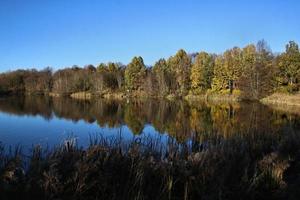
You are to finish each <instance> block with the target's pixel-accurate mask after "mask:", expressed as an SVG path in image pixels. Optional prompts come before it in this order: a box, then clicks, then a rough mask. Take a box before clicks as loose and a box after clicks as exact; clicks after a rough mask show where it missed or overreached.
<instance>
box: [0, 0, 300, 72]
mask: <svg viewBox="0 0 300 200" xmlns="http://www.w3.org/2000/svg"><path fill="white" fill-rule="evenodd" d="M260 39H265V40H266V41H267V42H268V44H269V45H270V47H271V48H272V50H273V52H282V51H284V49H285V44H286V43H287V42H288V41H290V40H294V41H296V42H297V43H300V1H298V0H251V1H249V0H233V1H229V0H227V1H225V0H147V1H146V0H144V1H143V0H26V1H25V0H0V72H4V71H9V70H14V69H18V68H23V69H28V68H37V69H43V68H45V67H47V66H50V67H52V68H53V69H59V68H64V67H69V66H72V65H74V64H76V65H79V66H84V65H86V64H94V65H97V64H99V63H101V62H109V61H112V62H122V63H124V64H127V63H128V62H130V60H131V59H132V58H133V57H134V56H142V57H143V58H144V62H145V64H147V65H153V64H154V63H155V61H156V60H158V59H159V58H168V57H169V56H171V55H174V54H175V53H176V51H177V50H179V49H184V50H186V51H187V52H189V53H193V52H199V51H207V52H210V53H222V52H224V51H225V50H226V49H229V48H232V47H234V46H239V47H243V46H245V45H247V44H250V43H256V42H257V41H258V40H260Z"/></svg>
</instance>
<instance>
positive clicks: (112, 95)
mask: <svg viewBox="0 0 300 200" xmlns="http://www.w3.org/2000/svg"><path fill="white" fill-rule="evenodd" d="M48 95H49V96H51V97H62V96H68V97H71V98H74V99H82V100H89V99H92V98H97V97H99V98H105V99H126V98H158V99H159V98H163V99H169V100H174V99H184V100H187V101H215V102H241V101H252V99H247V98H242V97H241V96H239V95H235V94H232V95H230V94H218V93H210V94H207V93H206V94H199V95H192V94H188V95H185V96H177V95H166V96H155V95H147V94H146V93H145V92H134V93H124V92H106V93H96V94H95V93H91V92H76V93H71V94H59V93H49V94H48ZM259 102H261V103H263V104H265V105H273V106H277V107H278V106H290V107H291V106H293V107H300V93H295V94H286V93H273V94H271V95H269V96H267V97H265V98H262V99H260V100H259Z"/></svg>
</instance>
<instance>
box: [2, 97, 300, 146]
mask: <svg viewBox="0 0 300 200" xmlns="http://www.w3.org/2000/svg"><path fill="white" fill-rule="evenodd" d="M299 130H300V116H299V115H298V114H297V113H294V114H291V113H289V112H285V111H276V110H273V109H272V108H270V107H268V106H265V105H262V104H259V103H234V104H229V103H223V104H220V103H207V102H193V103H191V102H186V101H166V100H153V99H145V100H136V99H126V100H119V101H117V100H107V99H97V100H90V101H89V100H74V99H70V98H50V97H41V96H38V97H33V96H22V97H20V96H19V97H16V96H14V97H2V98H0V142H1V143H2V144H4V145H5V146H15V145H21V146H23V147H25V148H27V147H31V146H32V145H33V144H40V145H48V146H55V145H58V144H60V143H61V142H62V141H63V140H64V139H67V138H69V137H75V138H77V141H78V144H79V145H80V146H86V145H87V144H89V138H90V137H91V136H97V135H101V136H104V137H122V138H124V139H125V140H130V139H132V138H133V137H153V138H160V140H161V141H164V140H166V139H168V138H170V137H171V138H174V139H176V140H177V141H178V142H185V141H188V140H189V139H191V138H192V139H197V140H199V141H205V140H206V139H207V138H209V137H212V135H213V137H222V138H225V139H226V138H230V137H236V136H239V137H240V136H241V137H242V136H243V135H249V134H274V135H275V134H286V133H290V132H297V131H299Z"/></svg>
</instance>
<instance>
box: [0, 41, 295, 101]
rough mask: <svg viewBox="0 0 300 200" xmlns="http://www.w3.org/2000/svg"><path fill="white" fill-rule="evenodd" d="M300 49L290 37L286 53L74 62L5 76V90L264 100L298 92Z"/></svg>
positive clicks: (248, 50) (245, 51)
mask: <svg viewBox="0 0 300 200" xmlns="http://www.w3.org/2000/svg"><path fill="white" fill-rule="evenodd" d="M299 76H300V51H299V47H298V44H296V43H295V42H294V41H290V42H289V44H287V45H286V51H285V52H283V53H281V54H278V55H274V54H273V53H272V52H271V50H270V48H269V46H268V45H267V43H266V42H265V41H264V40H261V41H259V42H258V43H257V45H256V46H255V45H253V44H249V45H247V46H246V47H244V48H242V49H241V48H238V47H234V48H232V49H229V50H226V51H225V52H224V53H222V54H219V55H214V54H209V53H206V52H200V53H191V54H188V53H186V52H185V51H184V50H183V49H180V50H179V51H178V52H177V53H176V54H175V55H174V56H171V57H169V58H168V59H167V60H165V59H159V60H158V61H157V62H156V63H155V64H154V66H153V67H152V66H149V67H146V65H145V64H144V61H143V58H142V57H134V58H133V59H132V60H131V62H130V63H129V64H128V65H123V64H121V63H114V62H109V63H100V64H99V65H98V66H97V67H94V66H93V65H91V64H90V65H86V66H84V67H83V68H81V67H79V66H77V65H74V66H73V67H70V68H65V69H60V70H57V71H55V72H54V73H52V70H51V69H50V68H46V69H44V70H40V71H38V70H35V69H32V70H17V71H12V72H7V73H2V74H0V94H20V93H22V94H23V93H30V94H48V93H54V94H65V95H71V94H72V93H78V92H89V93H91V94H107V93H114V92H116V93H122V94H126V95H129V96H130V95H132V96H135V95H143V96H144V95H148V96H160V97H167V96H173V97H178V96H179V97H183V96H186V95H187V94H188V93H189V92H190V93H191V94H195V95H201V94H205V93H206V94H208V93H220V94H228V95H233V96H235V95H236V94H239V96H241V97H243V98H245V99H255V100H258V99H262V98H264V97H265V96H267V95H269V94H270V93H272V92H274V91H285V92H287V93H295V92H297V91H299V88H300V83H299V79H300V78H299Z"/></svg>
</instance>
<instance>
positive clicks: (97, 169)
mask: <svg viewBox="0 0 300 200" xmlns="http://www.w3.org/2000/svg"><path fill="white" fill-rule="evenodd" d="M255 137H256V138H254V136H249V137H244V138H241V137H235V138H232V139H229V140H224V139H222V138H219V137H211V138H210V139H208V140H207V141H206V142H205V143H199V142H197V141H191V142H189V143H181V144H179V143H177V142H175V141H174V140H172V139H170V140H168V141H167V143H166V144H165V145H162V141H161V140H160V138H157V139H153V138H142V139H137V138H136V139H133V140H132V141H123V140H122V139H120V138H104V137H96V138H93V139H92V140H91V144H90V146H89V147H88V148H87V149H82V148H79V147H77V146H76V141H75V140H74V139H69V140H66V141H65V142H64V143H63V144H62V145H61V146H59V147H57V148H55V149H53V150H51V151H46V150H43V149H42V148H41V147H40V146H36V147H35V148H34V149H33V151H32V154H31V155H30V156H28V157H26V156H24V155H22V152H21V151H20V148H17V149H16V151H9V153H5V152H6V151H5V150H4V148H1V150H0V198H1V199H20V198H25V197H27V198H31V199H33V198H37V199H151V200H152V199H168V200H169V199H287V198H289V196H290V195H296V196H297V191H298V190H297V188H298V187H296V186H297V184H298V185H299V180H298V179H297V180H298V182H296V186H295V188H296V189H295V190H292V189H290V187H289V180H288V179H286V176H285V174H286V172H287V171H288V170H289V168H290V166H295V164H293V163H299V162H300V159H299V156H300V155H299V150H300V145H299V144H300V137H299V135H298V134H296V135H289V136H287V135H285V136H284V137H283V138H280V137H279V136H277V137H275V138H274V136H272V134H258V135H257V136H255ZM299 171H300V170H299V169H298V171H297V173H298V172H299ZM293 173H294V175H295V172H293ZM292 180H293V181H294V182H295V177H293V179H292ZM294 185H295V183H294ZM286 191H288V192H286Z"/></svg>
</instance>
